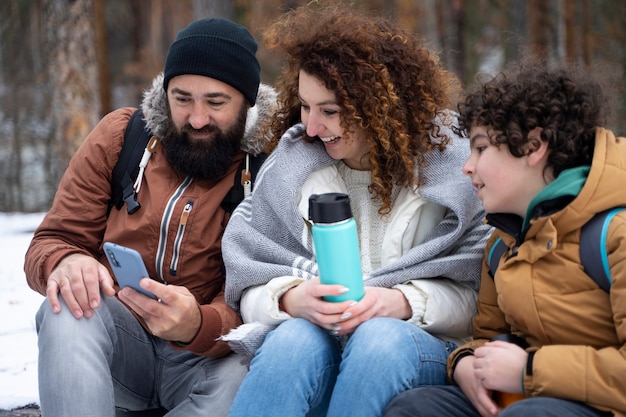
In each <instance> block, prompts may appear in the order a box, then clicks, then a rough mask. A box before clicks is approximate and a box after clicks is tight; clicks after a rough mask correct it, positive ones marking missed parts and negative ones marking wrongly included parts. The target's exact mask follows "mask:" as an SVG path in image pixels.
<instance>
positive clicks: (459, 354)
mask: <svg viewBox="0 0 626 417" xmlns="http://www.w3.org/2000/svg"><path fill="white" fill-rule="evenodd" d="M473 355H474V349H472V348H469V347H466V348H461V349H458V350H456V351H455V352H452V354H451V355H450V357H449V358H448V381H449V382H450V383H451V384H454V385H456V381H455V380H454V370H455V369H456V366H457V365H458V364H459V361H460V360H461V359H463V358H464V357H466V356H473Z"/></svg>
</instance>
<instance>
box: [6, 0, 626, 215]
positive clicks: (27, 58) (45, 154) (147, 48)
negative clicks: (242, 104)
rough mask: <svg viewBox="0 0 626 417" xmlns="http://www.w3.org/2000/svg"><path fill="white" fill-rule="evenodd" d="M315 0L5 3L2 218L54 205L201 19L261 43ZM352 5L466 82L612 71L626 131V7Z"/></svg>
mask: <svg viewBox="0 0 626 417" xmlns="http://www.w3.org/2000/svg"><path fill="white" fill-rule="evenodd" d="M307 1H309V0H9V1H0V184H2V186H1V187H0V212H31V211H45V210H47V209H48V208H49V205H50V203H51V201H52V198H53V197H54V193H55V191H56V186H57V184H58V181H59V179H60V176H61V175H62V173H63V171H64V170H65V167H66V166H67V163H68V161H69V158H70V157H71V155H72V154H73V153H74V151H75V150H76V148H77V147H78V145H79V144H80V143H81V142H82V140H83V139H84V138H85V136H86V135H87V134H88V133H89V131H90V130H91V129H92V128H93V127H94V126H95V124H96V123H97V122H98V120H99V119H100V118H101V117H102V116H103V115H104V114H106V113H107V112H109V111H111V110H113V109H114V108H117V107H120V106H137V105H138V104H139V102H140V100H141V94H142V92H143V90H144V89H145V88H147V87H148V86H149V85H150V81H151V79H152V78H153V77H154V76H155V75H157V74H158V73H159V72H161V71H162V66H163V62H164V59H165V55H166V53H167V48H168V46H169V45H170V43H171V42H172V41H173V39H174V38H175V36H176V33H177V32H178V31H179V30H180V29H182V28H183V27H185V26H186V25H187V24H188V23H189V22H191V21H192V20H195V19H197V18H202V17H207V16H221V17H226V18H230V19H231V20H234V21H236V22H239V23H241V24H243V25H245V26H247V27H248V28H249V29H250V30H251V32H252V33H253V35H254V36H255V38H256V39H257V41H258V42H259V44H261V43H262V42H261V41H262V32H263V29H264V28H265V27H266V26H267V24H268V23H269V22H271V20H272V19H274V18H275V17H276V16H278V15H279V14H280V13H283V12H284V11H285V10H288V9H289V8H292V7H296V6H298V5H301V4H304V3H306V2H307ZM336 1H341V0H336ZM351 3H353V4H354V5H355V7H359V8H364V9H366V10H368V11H371V12H372V13H374V12H376V13H378V12H382V13H384V14H386V15H388V16H390V17H392V18H393V19H395V20H396V21H397V22H398V24H399V25H404V26H406V27H408V28H410V29H411V30H415V31H416V32H418V33H419V34H420V35H422V36H423V37H424V39H425V41H426V45H427V46H428V47H429V48H430V49H432V50H434V51H437V52H438V53H439V54H440V56H441V59H442V60H443V62H444V63H445V65H446V66H447V68H449V69H450V70H451V71H453V72H454V73H455V74H457V76H458V77H459V78H460V79H461V80H462V82H463V84H464V85H466V86H467V85H470V84H471V83H472V82H473V80H475V78H476V76H477V74H479V73H495V72H496V71H498V70H499V69H501V68H502V67H503V66H504V65H506V63H507V62H510V61H511V60H514V59H516V58H518V57H519V56H520V53H521V52H522V51H523V50H524V51H528V52H529V53H530V54H531V55H533V56H535V57H539V58H540V59H542V60H544V61H545V62H546V65H550V64H552V63H563V62H567V63H572V64H576V65H581V66H583V67H584V68H585V69H586V71H589V72H590V73H594V74H601V75H602V77H603V80H604V81H605V82H606V83H607V85H608V86H609V90H608V93H609V95H610V96H611V97H612V100H613V103H612V104H613V115H612V116H613V117H612V118H611V120H610V122H609V127H611V128H612V129H614V130H615V131H616V133H618V134H621V135H625V134H626V98H625V95H624V94H623V84H624V68H625V67H626V25H625V24H624V23H625V22H626V2H625V1H623V0H352V1H351ZM311 24H315V22H311ZM258 57H259V59H260V61H261V66H262V68H263V73H262V81H263V82H265V83H269V84H272V83H273V81H274V79H275V76H276V74H277V73H278V71H279V69H280V66H281V62H280V61H279V60H278V59H277V58H276V57H272V56H271V55H270V54H268V53H267V51H265V50H264V49H263V47H262V45H261V46H260V50H259V53H258Z"/></svg>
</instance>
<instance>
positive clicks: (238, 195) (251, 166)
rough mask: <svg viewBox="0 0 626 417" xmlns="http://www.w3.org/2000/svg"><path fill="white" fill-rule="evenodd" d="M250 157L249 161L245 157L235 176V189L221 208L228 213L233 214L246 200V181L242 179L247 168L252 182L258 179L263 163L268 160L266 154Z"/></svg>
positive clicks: (233, 188)
mask: <svg viewBox="0 0 626 417" xmlns="http://www.w3.org/2000/svg"><path fill="white" fill-rule="evenodd" d="M249 156H250V157H249V160H248V161H246V158H245V157H244V158H243V160H242V161H241V164H240V165H239V169H238V170H237V173H236V174H235V183H234V184H233V187H232V188H231V189H230V191H229V192H228V194H226V197H224V199H223V200H222V203H221V206H222V208H223V209H224V210H225V211H226V212H227V213H232V212H233V210H235V209H236V208H237V206H238V205H239V203H240V202H241V201H242V200H243V199H244V198H245V190H244V182H245V181H242V179H241V177H242V176H243V173H244V172H245V171H246V168H247V169H248V175H249V177H250V178H251V179H252V180H254V179H255V178H256V174H257V173H258V172H259V169H260V168H261V165H263V162H264V161H265V159H266V158H267V154H266V153H261V154H259V155H256V156H254V155H252V154H250V155H249ZM244 180H245V179H244Z"/></svg>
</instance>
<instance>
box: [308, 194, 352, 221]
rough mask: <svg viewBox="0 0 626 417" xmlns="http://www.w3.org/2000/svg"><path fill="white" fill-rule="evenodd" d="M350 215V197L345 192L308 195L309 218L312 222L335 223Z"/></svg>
mask: <svg viewBox="0 0 626 417" xmlns="http://www.w3.org/2000/svg"><path fill="white" fill-rule="evenodd" d="M351 217H352V210H351V209H350V197H348V195H347V194H343V193H326V194H313V195H311V196H310V197H309V220H311V221H312V222H313V223H337V222H341V221H344V220H347V219H349V218H351Z"/></svg>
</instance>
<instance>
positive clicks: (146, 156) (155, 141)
mask: <svg viewBox="0 0 626 417" xmlns="http://www.w3.org/2000/svg"><path fill="white" fill-rule="evenodd" d="M159 143H160V140H159V138H158V137H156V136H152V137H151V138H150V140H149V141H148V145H146V149H144V151H143V156H142V157H141V161H140V162H139V174H137V179H136V180H135V184H134V185H133V188H134V189H135V192H136V193H137V194H139V190H140V189H141V182H142V181H143V173H144V171H145V170H146V166H148V161H149V160H150V157H151V156H152V154H153V153H155V152H156V150H157V148H158V146H159Z"/></svg>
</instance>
